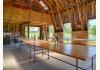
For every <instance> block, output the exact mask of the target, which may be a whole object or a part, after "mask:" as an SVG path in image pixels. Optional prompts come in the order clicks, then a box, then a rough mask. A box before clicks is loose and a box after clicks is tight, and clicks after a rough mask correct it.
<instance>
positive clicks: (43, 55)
mask: <svg viewBox="0 0 100 70" xmlns="http://www.w3.org/2000/svg"><path fill="white" fill-rule="evenodd" d="M43 56H44V55H43V49H42V57H43Z"/></svg>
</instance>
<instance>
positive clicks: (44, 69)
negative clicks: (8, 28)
mask: <svg viewBox="0 0 100 70" xmlns="http://www.w3.org/2000/svg"><path fill="white" fill-rule="evenodd" d="M37 50H39V48H37ZM38 52H40V51H38ZM3 53H4V56H3V59H4V63H3V68H4V70H75V67H73V66H70V65H68V64H66V63H63V62H61V61H59V60H56V59H54V58H50V60H47V56H46V55H44V56H43V57H42V55H41V54H38V55H37V63H35V64H34V63H33V61H32V60H30V59H29V49H28V47H27V46H22V50H19V49H18V47H16V46H15V45H14V44H13V43H11V44H10V45H4V51H3ZM50 55H52V56H55V57H58V58H59V59H62V60H64V61H67V62H70V63H73V64H75V59H74V58H71V57H67V56H64V55H60V54H57V53H54V52H50ZM90 64H91V60H88V61H86V62H84V61H79V66H81V67H84V68H86V67H87V66H89V65H90ZM79 70H81V69H79ZM88 70H91V68H90V69H88ZM94 70H96V58H94Z"/></svg>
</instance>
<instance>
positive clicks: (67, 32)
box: [63, 23, 72, 43]
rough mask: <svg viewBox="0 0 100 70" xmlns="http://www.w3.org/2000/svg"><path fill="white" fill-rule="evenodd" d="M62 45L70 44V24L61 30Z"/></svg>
mask: <svg viewBox="0 0 100 70" xmlns="http://www.w3.org/2000/svg"><path fill="white" fill-rule="evenodd" d="M63 38H64V40H63V41H64V43H71V38H72V27H71V23H65V24H64V28H63Z"/></svg>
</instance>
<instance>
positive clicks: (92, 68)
mask: <svg viewBox="0 0 100 70" xmlns="http://www.w3.org/2000/svg"><path fill="white" fill-rule="evenodd" d="M92 70H93V58H92Z"/></svg>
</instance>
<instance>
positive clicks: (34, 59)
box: [34, 46, 36, 63]
mask: <svg viewBox="0 0 100 70" xmlns="http://www.w3.org/2000/svg"><path fill="white" fill-rule="evenodd" d="M35 62H36V57H35V46H34V63H35Z"/></svg>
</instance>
